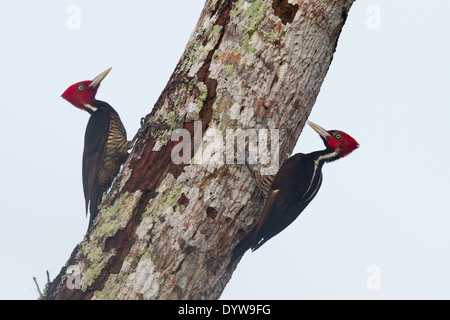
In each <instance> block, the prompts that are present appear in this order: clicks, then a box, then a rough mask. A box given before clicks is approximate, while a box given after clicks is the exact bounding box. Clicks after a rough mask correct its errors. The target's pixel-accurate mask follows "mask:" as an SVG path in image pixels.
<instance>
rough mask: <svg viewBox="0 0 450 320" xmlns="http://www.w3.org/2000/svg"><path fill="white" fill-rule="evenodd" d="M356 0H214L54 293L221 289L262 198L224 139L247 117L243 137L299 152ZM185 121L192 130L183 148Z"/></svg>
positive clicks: (198, 294) (167, 294) (173, 293)
mask: <svg viewBox="0 0 450 320" xmlns="http://www.w3.org/2000/svg"><path fill="white" fill-rule="evenodd" d="M352 3H353V0H310V1H308V0H289V1H288V0H267V1H261V0H238V1H232V0H207V1H206V4H205V8H204V10H203V12H202V14H201V17H200V20H199V22H198V24H197V26H196V29H195V31H194V32H193V34H192V36H191V38H190V40H189V43H188V44H187V47H186V50H185V52H184V54H183V56H182V57H181V59H180V61H179V63H178V65H177V67H176V69H175V71H174V73H173V75H172V77H171V78H170V80H169V82H168V84H167V86H166V88H165V89H164V91H163V92H162V94H161V96H160V98H159V100H158V101H157V103H156V104H155V106H154V108H153V110H152V112H151V114H149V115H147V117H146V118H145V135H144V136H143V137H141V138H140V139H139V140H138V142H137V143H136V145H135V147H134V149H133V151H132V153H131V155H130V157H129V159H128V161H127V162H126V164H125V165H124V167H123V168H122V171H121V173H120V175H119V176H118V177H117V179H116V180H115V182H114V184H113V186H112V188H111V191H110V192H109V194H108V196H107V197H106V199H105V201H104V202H103V204H102V206H101V210H100V213H99V217H98V219H96V222H95V226H94V228H93V229H92V231H91V232H90V233H88V234H87V235H86V237H85V240H84V241H82V242H81V243H80V244H79V245H78V246H77V247H76V248H75V250H74V251H73V253H72V255H71V256H70V258H69V260H68V261H67V263H66V265H65V266H64V267H63V268H62V270H61V272H60V274H59V275H58V276H57V277H56V279H54V280H53V282H51V283H49V285H48V286H47V290H46V293H45V295H44V298H46V299H217V298H218V297H220V295H221V293H222V291H223V289H224V287H225V285H226V284H227V282H228V281H229V279H230V277H231V273H232V270H227V268H226V266H227V265H228V263H229V261H230V257H231V252H232V249H233V248H234V246H235V245H236V243H237V242H238V241H239V238H240V237H242V236H243V235H244V234H245V232H247V231H248V230H249V229H250V228H251V227H252V225H253V224H254V223H255V219H256V217H258V214H259V213H260V209H261V206H262V203H263V202H262V196H261V195H260V194H259V193H258V191H257V189H256V187H255V184H254V182H253V181H252V179H250V175H249V172H248V171H247V170H246V169H245V168H244V167H242V166H240V165H231V164H226V163H225V164H221V162H222V163H223V162H226V156H225V148H222V147H221V141H222V143H223V145H225V141H226V134H227V133H236V132H238V129H242V130H243V131H241V132H240V133H239V134H237V133H236V134H237V136H238V138H237V139H238V140H240V141H242V140H243V139H244V137H245V135H248V138H249V139H248V140H250V141H253V142H254V141H259V143H262V141H263V140H266V142H267V140H270V139H272V140H274V141H269V145H273V144H274V143H278V142H279V154H280V155H286V154H289V153H291V152H292V150H293V148H294V146H295V144H296V141H297V139H298V137H299V135H300V133H301V131H302V129H303V126H304V124H305V121H306V119H307V117H308V115H309V113H310V111H311V109H312V106H313V105H314V102H315V100H316V97H317V95H318V93H319V90H320V87H321V85H322V82H323V80H324V77H325V75H326V73H327V70H328V68H329V65H330V63H331V60H332V57H333V53H334V51H335V49H336V45H337V40H338V37H339V34H340V32H341V29H342V26H343V25H344V23H345V20H346V17H347V13H348V11H349V9H350V7H351V5H352ZM177 129H185V130H184V131H180V130H178V131H177ZM252 129H254V130H252ZM264 129H266V131H264ZM267 129H269V131H267ZM270 129H278V131H276V132H277V133H278V134H279V141H278V139H275V138H273V137H274V136H272V135H270V133H269V132H275V131H270ZM178 132H184V133H185V134H186V133H188V134H189V136H190V138H192V139H191V141H190V142H189V139H188V138H189V137H186V136H183V137H184V139H187V140H186V141H184V140H183V143H188V146H189V148H185V149H183V150H182V152H179V153H177V152H178V151H180V150H179V147H180V144H181V138H178V139H175V141H172V139H171V138H172V134H174V133H178ZM267 133H269V134H267ZM265 134H266V135H265ZM255 135H256V136H255ZM174 137H175V138H176V137H177V136H174ZM254 137H257V140H252V139H253V138H254ZM231 140H232V141H234V138H232V139H231ZM181 145H182V144H181ZM174 148H175V149H174ZM211 148H212V149H214V148H215V149H214V150H215V151H214V150H213V151H211ZM177 150H178V151H177ZM208 150H209V151H208ZM269 150H270V147H269ZM175 151H177V152H175ZM276 151H278V150H276ZM189 153H191V155H189ZM173 154H175V155H177V154H178V155H179V156H180V157H185V158H186V159H188V161H187V162H186V163H181V164H177V163H175V162H176V161H173V159H172V157H171V155H173ZM207 154H212V155H213V156H212V157H208V156H206V155H207ZM194 155H195V160H192V161H190V160H191V158H192V157H193V156H194ZM199 155H203V158H202V157H200V156H199ZM281 158H283V156H282V157H281ZM199 159H200V160H199ZM208 159H209V160H211V159H215V160H216V161H215V162H212V161H209V162H207V161H206V160H208ZM201 160H203V162H202V161H201ZM266 160H267V159H266ZM266 162H267V161H266ZM263 166H264V160H261V159H260V158H258V162H256V164H255V167H256V168H259V169H261V168H262V167H263Z"/></svg>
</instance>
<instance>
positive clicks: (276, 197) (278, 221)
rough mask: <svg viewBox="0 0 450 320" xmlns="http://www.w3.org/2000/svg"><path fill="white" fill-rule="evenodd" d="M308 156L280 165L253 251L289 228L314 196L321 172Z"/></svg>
mask: <svg viewBox="0 0 450 320" xmlns="http://www.w3.org/2000/svg"><path fill="white" fill-rule="evenodd" d="M314 165H315V164H314V161H313V160H312V159H311V158H310V157H308V155H305V154H302V153H298V154H296V155H294V156H292V157H290V158H289V159H288V160H286V162H284V163H283V165H282V166H281V168H280V170H279V171H278V173H277V174H276V176H275V178H274V181H273V183H272V186H271V188H270V190H269V194H268V196H267V199H266V201H265V203H264V207H263V210H262V213H261V217H260V219H259V221H258V224H257V226H256V230H255V235H254V238H253V243H252V249H253V250H256V249H258V248H259V247H260V246H261V245H263V244H264V243H265V242H266V241H267V240H269V239H270V238H272V237H273V236H275V235H277V234H278V233H280V232H281V231H282V230H283V229H285V228H286V227H287V226H288V225H290V224H291V223H292V222H293V221H294V220H295V219H296V218H297V217H298V216H299V215H300V213H301V212H302V211H303V210H304V209H305V207H306V206H307V205H308V204H309V202H310V201H311V200H312V199H313V198H314V196H315V194H316V193H317V191H318V189H319V187H320V184H321V181H322V173H321V170H320V169H321V168H315V167H314Z"/></svg>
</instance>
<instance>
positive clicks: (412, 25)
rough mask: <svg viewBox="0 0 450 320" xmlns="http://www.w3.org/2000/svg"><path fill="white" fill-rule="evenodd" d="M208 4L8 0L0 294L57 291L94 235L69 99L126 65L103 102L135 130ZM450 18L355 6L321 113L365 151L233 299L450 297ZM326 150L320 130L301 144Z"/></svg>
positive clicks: (370, 4)
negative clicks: (75, 254)
mask: <svg viewBox="0 0 450 320" xmlns="http://www.w3.org/2000/svg"><path fill="white" fill-rule="evenodd" d="M70 5H76V6H77V7H78V8H79V9H80V10H81V11H80V12H81V20H80V29H70V28H68V26H67V20H68V18H69V17H70V15H71V14H70V13H68V12H67V10H68V8H69V7H70ZM203 5H204V1H203V0H190V1H183V0H172V1H170V2H167V1H138V0H134V1H125V2H124V1H106V0H102V1H100V0H98V1H95V2H94V1H76V2H69V1H56V0H46V1H43V0H41V1H37V0H28V1H25V0H18V1H5V0H1V1H0V41H1V47H0V58H1V59H0V99H1V101H0V108H1V113H0V123H1V125H0V134H1V139H2V142H3V143H2V148H1V157H0V168H1V170H2V171H1V172H2V174H1V184H0V188H1V190H0V191H1V192H0V214H1V221H2V223H1V231H0V259H1V260H0V261H1V263H0V298H1V299H35V298H37V292H36V288H35V285H34V283H33V280H32V277H33V276H36V277H37V278H38V281H39V283H40V285H41V288H42V287H43V286H44V284H45V277H46V276H45V271H46V270H49V271H50V275H51V277H52V278H53V277H54V276H56V275H57V274H58V273H59V270H60V268H61V267H62V266H63V265H64V263H65V262H66V260H67V258H68V257H69V255H70V253H71V251H72V249H73V248H74V247H75V245H76V244H77V243H79V242H80V241H81V240H82V238H83V235H84V233H85V231H86V228H87V223H88V219H87V218H86V217H85V216H84V198H83V192H82V183H81V156H82V150H83V137H84V130H85V127H86V123H87V121H88V117H89V115H88V114H87V113H85V112H82V111H80V110H77V109H76V108H74V107H73V106H71V105H70V104H68V103H67V102H66V101H64V100H63V99H61V98H60V95H61V93H62V92H63V91H64V90H65V89H66V88H67V87H68V86H69V85H71V84H73V83H75V82H77V81H81V80H89V79H92V78H93V77H94V76H96V75H97V74H99V73H100V72H102V71H104V70H105V69H106V68H108V67H110V66H112V67H113V69H112V71H111V73H110V74H109V75H108V76H107V78H106V79H105V80H104V81H103V83H102V86H101V88H100V90H99V92H98V95H97V97H98V99H100V100H105V101H107V102H109V103H110V104H111V105H112V106H113V107H114V108H115V109H116V110H117V111H118V112H119V114H120V116H121V118H122V121H123V122H124V125H125V127H126V128H127V131H128V134H129V136H130V137H131V136H132V135H133V134H134V133H135V132H136V131H137V129H138V127H139V119H140V118H141V117H142V116H144V115H146V114H147V113H149V112H150V110H151V108H152V107H153V105H154V103H155V102H156V99H157V98H158V97H159V94H160V93H161V91H162V90H163V88H164V86H165V84H166V83H167V81H168V79H169V77H170V75H171V74H172V72H173V70H174V68H175V66H176V64H177V62H178V60H179V58H180V57H181V54H182V52H183V51H184V48H185V46H186V44H187V41H188V39H189V36H190V34H191V32H192V31H193V30H194V27H195V24H196V22H197V20H198V17H199V15H200V12H201V10H202V8H203ZM449 12H450V2H449V1H444V0H441V1H439V0H434V1H429V2H427V3H424V2H423V1H417V0H414V1H412V0H408V1H406V0H397V1H388V0H385V1H382V0H374V1H366V0H358V1H356V2H355V4H354V5H353V7H352V9H351V11H350V14H349V17H348V20H347V23H346V24H345V26H344V29H343V31H342V34H341V37H340V39H339V43H338V47H337V51H336V53H335V55H334V59H333V62H332V65H331V68H330V70H329V72H328V75H327V77H326V79H325V82H324V84H323V86H322V90H321V92H320V94H319V97H318V100H317V103H316V105H315V107H314V109H313V112H312V114H311V116H310V118H309V119H310V120H312V121H314V122H316V123H318V124H319V125H321V126H323V127H325V128H327V129H340V130H343V131H345V132H347V133H349V134H351V135H352V136H353V137H354V138H355V139H356V140H357V141H358V142H359V143H360V145H361V147H360V149H358V150H357V151H355V152H354V153H353V154H351V155H350V156H349V157H348V158H345V159H343V160H340V161H337V162H334V163H332V164H329V165H326V166H325V167H324V170H323V172H324V182H323V184H322V188H321V190H320V192H319V194H318V195H317V197H316V198H315V199H314V201H313V202H312V203H311V204H310V205H309V206H308V208H307V209H306V210H305V211H304V212H303V214H302V215H301V216H300V217H299V218H298V219H297V220H296V221H295V222H294V223H293V224H292V225H291V226H290V227H289V228H287V229H286V230H285V231H283V232H282V233H281V234H279V235H278V236H277V237H275V238H273V239H272V240H270V241H269V242H268V243H267V244H265V245H264V246H263V247H262V248H261V249H259V250H258V251H256V252H254V253H250V252H248V253H247V254H246V255H245V256H244V258H243V259H242V261H241V263H240V264H239V266H238V268H237V270H236V271H235V273H234V274H233V278H232V279H231V281H230V283H229V285H228V286H227V288H226V289H225V291H224V293H223V295H222V298H223V299H420V298H423V299H449V298H450V275H449V272H448V270H450V258H449V254H450V250H449V249H450V241H449V240H450V235H449V232H448V229H449V226H450V215H449V209H448V198H447V197H449V180H450V170H449V168H448V163H449V155H450V152H449V147H448V145H447V144H448V140H449V139H448V137H449V129H448V128H449V120H450V111H449V108H448V106H449V79H448V75H449V74H450V63H449V57H450V52H449V51H450V46H449V33H450V22H449V19H448V14H449ZM377 13H379V16H376V15H377ZM374 14H375V16H374ZM378 18H379V19H378ZM320 148H323V145H322V142H321V140H320V139H319V137H318V136H317V134H316V133H315V132H314V131H313V130H312V129H311V128H309V127H305V129H304V131H303V134H302V135H301V137H300V139H299V141H298V144H297V147H296V149H295V152H310V151H313V150H317V149H320ZM371 266H374V269H373V270H376V274H370V273H368V270H371V269H370V267H371ZM374 276H376V280H378V281H379V282H371V281H370V280H373V279H374V278H373V277H374ZM368 281H369V285H368ZM374 286H375V288H374Z"/></svg>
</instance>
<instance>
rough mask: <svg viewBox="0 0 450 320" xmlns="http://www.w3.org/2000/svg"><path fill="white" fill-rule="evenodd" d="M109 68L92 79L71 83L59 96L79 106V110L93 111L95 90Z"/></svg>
mask: <svg viewBox="0 0 450 320" xmlns="http://www.w3.org/2000/svg"><path fill="white" fill-rule="evenodd" d="M111 69H112V68H109V69H107V70H106V71H104V72H102V73H101V74H99V75H98V76H97V77H95V78H94V79H93V80H92V81H91V80H86V81H81V82H77V83H75V84H73V85H71V86H70V87H69V88H67V89H66V91H64V93H63V94H62V95H61V97H63V98H64V99H66V100H67V101H69V102H70V103H71V104H73V105H74V106H75V107H77V108H80V109H81V110H85V111H88V112H91V111H93V109H92V104H93V103H94V101H95V95H96V94H97V90H98V88H99V87H100V82H102V80H103V79H104V78H105V77H106V75H107V74H108V73H109V71H111Z"/></svg>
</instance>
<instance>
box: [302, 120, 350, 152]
mask: <svg viewBox="0 0 450 320" xmlns="http://www.w3.org/2000/svg"><path fill="white" fill-rule="evenodd" d="M308 124H309V125H310V126H311V128H313V129H314V130H315V131H316V132H317V133H318V134H319V135H320V137H321V138H322V140H323V142H324V144H325V146H326V147H327V148H331V149H333V150H337V151H338V154H339V158H343V157H345V156H346V155H349V154H350V153H352V152H353V151H354V150H355V149H357V148H358V147H359V144H358V142H356V140H355V139H353V138H352V137H351V136H350V135H348V134H347V133H345V132H343V131H339V130H330V131H326V130H325V129H323V128H322V127H320V126H318V125H317V124H315V123H313V122H311V121H308Z"/></svg>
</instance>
